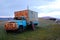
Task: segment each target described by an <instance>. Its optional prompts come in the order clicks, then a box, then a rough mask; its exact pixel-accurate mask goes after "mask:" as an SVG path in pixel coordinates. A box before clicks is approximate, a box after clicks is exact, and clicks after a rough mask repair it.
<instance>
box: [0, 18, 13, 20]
mask: <svg viewBox="0 0 60 40" xmlns="http://www.w3.org/2000/svg"><path fill="white" fill-rule="evenodd" d="M5 20H13V18H0V21H5Z"/></svg>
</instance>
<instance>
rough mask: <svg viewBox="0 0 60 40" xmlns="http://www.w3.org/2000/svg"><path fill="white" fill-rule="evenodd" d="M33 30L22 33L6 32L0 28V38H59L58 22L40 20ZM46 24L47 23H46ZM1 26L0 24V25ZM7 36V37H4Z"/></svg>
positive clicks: (52, 39) (12, 39) (33, 39)
mask: <svg viewBox="0 0 60 40" xmlns="http://www.w3.org/2000/svg"><path fill="white" fill-rule="evenodd" d="M40 21H41V23H40V25H39V26H38V27H36V30H35V31H31V30H30V31H28V30H27V31H25V32H22V33H8V34H6V32H5V30H3V29H1V31H0V35H1V36H2V37H1V36H0V39H1V40H60V24H54V23H53V22H50V21H45V20H44V21H45V22H44V21H42V20H40ZM47 24H48V25H47ZM0 26H1V25H0ZM1 27H2V26H1ZM6 38H7V39H6Z"/></svg>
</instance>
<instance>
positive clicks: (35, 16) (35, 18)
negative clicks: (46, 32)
mask: <svg viewBox="0 0 60 40" xmlns="http://www.w3.org/2000/svg"><path fill="white" fill-rule="evenodd" d="M29 20H30V21H38V13H37V12H35V11H31V10H29Z"/></svg>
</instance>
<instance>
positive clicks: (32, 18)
mask: <svg viewBox="0 0 60 40" xmlns="http://www.w3.org/2000/svg"><path fill="white" fill-rule="evenodd" d="M20 16H25V17H26V19H27V20H29V21H35V20H37V21H38V13H37V12H35V11H31V10H22V11H17V12H15V17H20Z"/></svg>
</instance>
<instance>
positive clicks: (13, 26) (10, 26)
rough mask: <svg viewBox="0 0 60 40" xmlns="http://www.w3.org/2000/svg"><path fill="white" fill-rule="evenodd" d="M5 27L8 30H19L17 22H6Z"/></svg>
mask: <svg viewBox="0 0 60 40" xmlns="http://www.w3.org/2000/svg"><path fill="white" fill-rule="evenodd" d="M5 29H6V30H17V24H16V23H14V22H12V23H10V22H8V23H6V24H5Z"/></svg>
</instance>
